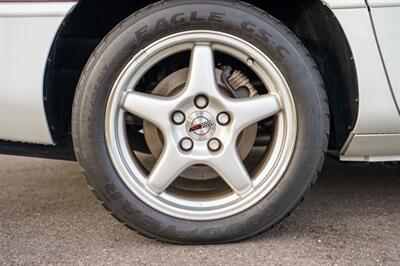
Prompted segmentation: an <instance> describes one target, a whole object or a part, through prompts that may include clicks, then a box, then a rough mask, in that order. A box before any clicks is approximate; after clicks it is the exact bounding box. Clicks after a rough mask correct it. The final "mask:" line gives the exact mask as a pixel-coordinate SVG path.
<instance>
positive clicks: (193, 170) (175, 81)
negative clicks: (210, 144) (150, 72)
mask: <svg viewBox="0 0 400 266" xmlns="http://www.w3.org/2000/svg"><path fill="white" fill-rule="evenodd" d="M188 73H189V69H188V68H184V69H181V70H178V71H176V72H174V73H172V74H170V75H169V76H167V77H166V78H164V79H163V80H162V81H161V82H160V83H159V84H158V85H157V86H156V87H155V88H154V90H153V91H152V94H153V95H159V96H165V97H171V96H174V95H176V94H178V93H179V92H180V91H181V90H183V88H184V87H185V83H186V80H187V76H188ZM215 73H216V77H217V84H218V85H219V86H220V88H221V89H222V91H224V92H225V93H227V94H228V92H227V91H228V89H227V88H226V87H225V86H224V85H223V82H222V80H221V74H222V71H221V70H219V69H216V70H215ZM143 133H144V136H145V140H146V143H147V146H148V147H149V150H150V152H151V154H152V155H153V157H154V161H153V160H144V162H143V164H144V166H145V168H146V169H147V170H148V171H150V170H151V169H152V167H153V166H154V164H155V162H156V161H157V160H158V158H159V157H160V155H161V153H162V150H163V146H164V144H163V138H162V134H161V132H160V131H159V130H158V129H157V127H156V126H154V125H153V124H151V123H149V122H147V121H144V123H143ZM256 137H257V124H254V125H251V126H249V127H248V128H246V129H245V130H244V131H243V132H242V133H241V134H240V136H239V138H238V144H237V147H238V153H239V155H240V158H241V159H242V160H244V159H245V158H246V157H247V156H248V155H249V153H250V152H251V149H252V147H253V144H254V142H255V139H256ZM180 176H181V177H184V178H186V179H191V180H210V179H214V178H218V176H219V175H218V174H217V173H216V172H215V171H214V170H213V169H212V168H211V167H209V166H205V165H195V166H192V167H190V168H188V169H186V170H185V171H184V172H182V173H181V174H180Z"/></svg>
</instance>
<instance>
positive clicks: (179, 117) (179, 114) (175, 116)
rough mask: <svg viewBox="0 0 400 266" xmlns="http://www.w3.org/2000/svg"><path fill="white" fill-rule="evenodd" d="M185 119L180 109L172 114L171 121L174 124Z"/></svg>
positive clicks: (180, 123)
mask: <svg viewBox="0 0 400 266" xmlns="http://www.w3.org/2000/svg"><path fill="white" fill-rule="evenodd" d="M185 120H186V116H185V114H184V113H183V112H181V111H176V112H174V113H173V114H172V122H173V123H174V124H175V125H182V124H183V123H184V122H185Z"/></svg>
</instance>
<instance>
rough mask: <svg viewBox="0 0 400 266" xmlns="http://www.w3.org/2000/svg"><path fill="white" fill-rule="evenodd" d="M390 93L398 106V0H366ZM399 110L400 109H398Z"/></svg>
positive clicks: (399, 10)
mask: <svg viewBox="0 0 400 266" xmlns="http://www.w3.org/2000/svg"><path fill="white" fill-rule="evenodd" d="M367 2H368V5H369V7H370V10H371V11H370V12H371V19H372V23H373V25H374V28H375V34H376V37H377V41H378V45H379V47H380V50H381V56H382V60H383V62H384V64H385V67H386V74H387V76H388V80H389V82H390V87H391V89H392V93H393V95H394V97H395V100H396V101H397V108H399V106H400V52H399V47H400V0H385V1H383V0H367ZM399 112H400V110H399Z"/></svg>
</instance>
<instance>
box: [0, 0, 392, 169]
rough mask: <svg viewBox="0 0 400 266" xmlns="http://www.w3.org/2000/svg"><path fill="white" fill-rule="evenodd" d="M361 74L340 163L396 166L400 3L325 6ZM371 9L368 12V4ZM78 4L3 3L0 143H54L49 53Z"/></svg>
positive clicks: (358, 1) (345, 0) (334, 0)
mask: <svg viewBox="0 0 400 266" xmlns="http://www.w3.org/2000/svg"><path fill="white" fill-rule="evenodd" d="M324 2H325V4H326V5H327V6H328V7H329V8H331V9H332V11H333V12H334V14H335V15H336V17H337V20H338V21H339V23H340V25H341V27H342V28H343V30H344V32H345V34H346V37H347V40H348V42H349V45H350V47H351V50H352V53H353V56H354V62H355V66H356V71H357V76H358V93H359V99H358V100H359V105H358V108H359V110H358V119H357V123H356V125H355V127H354V128H353V129H352V131H351V133H350V134H349V136H348V138H347V142H346V143H345V145H344V146H343V147H342V149H341V151H340V157H341V159H342V160H353V161H398V160H400V109H399V104H400V53H399V52H398V47H400V0H367V1H364V0H325V1H324ZM367 4H368V5H369V6H368V5H367ZM75 5H76V2H29V3H28V2H23V1H20V2H15V1H14V2H7V1H0V139H2V140H6V141H13V142H24V143H33V144H44V145H54V144H55V141H54V140H53V138H52V135H51V133H50V128H49V123H48V118H47V117H46V112H45V106H44V101H43V97H44V95H43V84H44V76H45V69H46V64H47V61H48V60H49V59H48V58H49V52H50V49H51V46H52V44H53V41H54V38H55V36H56V33H57V31H58V29H59V28H60V26H61V24H62V23H63V20H64V18H65V16H66V15H67V14H68V12H70V11H71V10H72V9H73V8H74V6H75Z"/></svg>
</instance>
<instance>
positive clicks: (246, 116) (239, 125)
mask: <svg viewBox="0 0 400 266" xmlns="http://www.w3.org/2000/svg"><path fill="white" fill-rule="evenodd" d="M228 105H229V107H228V108H229V109H230V110H235V111H234V124H235V127H236V131H237V133H240V132H241V131H242V130H243V129H245V128H246V127H248V126H250V125H252V124H254V123H257V122H259V121H261V120H263V119H265V118H268V117H271V116H273V115H275V114H277V113H279V112H280V111H281V106H280V103H279V96H277V95H275V94H267V95H262V96H257V97H252V98H246V99H235V100H229V103H228Z"/></svg>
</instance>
